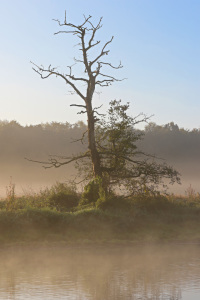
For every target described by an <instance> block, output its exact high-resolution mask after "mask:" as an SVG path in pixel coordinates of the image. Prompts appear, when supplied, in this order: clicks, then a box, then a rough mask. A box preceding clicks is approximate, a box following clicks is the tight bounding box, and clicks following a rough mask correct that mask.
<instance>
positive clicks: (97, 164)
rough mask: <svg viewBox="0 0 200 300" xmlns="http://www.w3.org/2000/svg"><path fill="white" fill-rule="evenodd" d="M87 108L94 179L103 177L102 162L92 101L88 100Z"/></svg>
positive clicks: (89, 146) (89, 145)
mask: <svg viewBox="0 0 200 300" xmlns="http://www.w3.org/2000/svg"><path fill="white" fill-rule="evenodd" d="M86 107H87V117H88V121H87V122H88V148H89V150H90V153H91V160H92V166H93V175H94V177H97V176H100V177H102V172H101V161H100V157H99V153H98V151H97V148H96V140H95V119H94V113H93V110H92V104H91V100H90V99H88V100H86Z"/></svg>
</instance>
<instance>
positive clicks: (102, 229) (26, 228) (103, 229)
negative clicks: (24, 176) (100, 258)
mask: <svg viewBox="0 0 200 300" xmlns="http://www.w3.org/2000/svg"><path fill="white" fill-rule="evenodd" d="M173 241H174V242H200V210H199V209H198V210H193V211H191V210H190V211H187V210H186V209H185V210H184V211H183V210H182V211H180V212H179V214H178V213H177V212H170V213H169V212H162V213H161V212H156V213H145V214H143V215H135V216H134V215H130V214H123V213H120V212H118V213H116V212H115V213H114V212H108V211H102V210H100V209H85V210H81V211H78V212H58V211H55V210H51V209H48V208H45V209H44V208H42V209H36V208H26V209H21V210H20V211H19V210H17V211H5V210H1V211H0V244H1V245H5V244H9V243H11V244H13V243H20V244H21V243H22V244H23V243H25V244H26V243H38V242H39V243H43V244H44V245H45V244H49V243H64V244H69V245H70V244H81V245H84V244H85V245H87V244H91V243H97V244H104V243H106V244H117V243H121V244H126V243H127V244H129V243H140V242H142V243H152V242H156V243H157V242H158V243H159V242H173Z"/></svg>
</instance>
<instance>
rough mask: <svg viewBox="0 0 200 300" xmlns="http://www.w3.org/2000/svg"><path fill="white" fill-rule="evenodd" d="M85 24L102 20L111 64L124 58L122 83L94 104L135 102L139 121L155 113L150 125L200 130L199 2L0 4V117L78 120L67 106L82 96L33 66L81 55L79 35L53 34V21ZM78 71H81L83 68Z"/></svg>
mask: <svg viewBox="0 0 200 300" xmlns="http://www.w3.org/2000/svg"><path fill="white" fill-rule="evenodd" d="M65 9H66V11H67V19H68V21H70V22H72V23H73V22H74V23H81V22H82V20H83V14H85V15H89V14H90V15H92V16H93V20H94V22H96V21H97V20H98V18H99V17H101V16H103V28H102V29H101V30H100V31H99V38H100V39H101V40H102V41H103V42H106V41H107V40H109V39H110V37H111V36H112V35H114V37H115V38H114V40H113V43H112V45H111V46H110V49H111V52H110V54H109V59H110V61H111V62H112V63H113V64H117V63H118V62H119V61H120V60H121V61H122V64H123V65H124V68H123V69H122V70H118V71H115V73H114V74H115V75H116V77H118V78H123V77H127V78H128V79H127V80H125V81H123V82H117V83H115V84H114V85H113V86H112V87H111V88H104V89H102V90H99V89H98V91H101V92H102V93H101V94H96V95H95V102H96V104H97V105H98V104H100V103H104V108H105V109H106V108H107V103H108V102H109V101H110V100H112V99H122V100H123V101H124V102H127V101H129V102H130V103H131V113H132V114H133V115H135V114H138V113H139V112H144V113H146V114H147V115H152V114H153V115H154V117H152V121H154V122H156V123H158V124H165V123H168V122H170V121H174V122H175V123H177V124H178V125H179V126H180V127H185V128H189V129H192V128H194V127H195V128H199V127H200V117H199V115H200V34H199V30H200V1H199V0H186V1H185V0H175V1H174V0H162V1H161V0H123V1H122V0H121V1H119V0H101V1H95V0H84V1H83V0H73V1H71V0H28V1H27V0H6V1H5V0H0V35H1V47H0V107H1V109H0V119H1V120H5V119H7V120H13V119H14V120H16V121H18V122H19V123H21V124H23V125H26V124H37V123H41V122H43V123H45V122H51V121H58V122H66V121H68V122H70V123H74V122H76V121H77V120H79V119H80V116H79V115H77V114H76V112H77V110H76V109H75V108H70V107H69V105H70V104H71V103H74V102H76V101H77V103H81V100H79V99H78V96H73V97H72V96H70V94H69V88H68V87H67V86H66V84H65V83H64V81H62V80H61V79H58V78H53V77H52V78H50V79H46V80H42V79H40V77H39V76H38V75H37V74H36V73H35V72H34V71H33V70H32V66H31V64H30V60H31V61H33V62H35V63H37V64H43V65H44V66H48V65H49V64H51V65H52V66H60V68H61V69H62V70H65V68H66V66H68V65H71V64H73V57H74V56H79V51H78V47H74V45H75V44H76V43H77V40H76V38H75V37H73V36H70V35H66V34H64V35H59V36H58V35H53V33H54V32H56V31H58V29H59V27H58V25H57V23H56V22H54V21H52V19H53V18H55V19H60V20H64V11H65ZM77 71H78V72H80V71H79V69H78V68H77Z"/></svg>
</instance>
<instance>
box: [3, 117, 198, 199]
mask: <svg viewBox="0 0 200 300" xmlns="http://www.w3.org/2000/svg"><path fill="white" fill-rule="evenodd" d="M85 131H86V125H85V124H84V123H83V122H77V123H76V124H75V125H73V126H72V125H71V124H69V123H56V122H52V123H51V124H49V123H47V124H39V125H35V126H25V127H24V126H21V125H20V124H19V123H17V122H16V121H11V122H7V121H1V123H0V145H1V147H0V165H1V173H0V195H1V196H4V195H5V194H6V186H8V185H9V182H10V180H11V177H12V182H13V183H15V185H16V192H17V193H24V192H25V193H28V192H30V191H32V192H33V191H37V190H39V189H41V188H44V187H45V186H48V185H52V184H54V183H55V182H56V181H60V182H65V181H68V180H69V181H71V180H73V178H74V177H75V175H76V170H75V168H74V166H73V164H69V165H66V166H63V167H60V168H56V169H55V168H51V169H44V168H43V167H42V164H37V163H33V162H30V161H28V160H26V159H25V158H28V159H32V160H39V161H47V160H48V158H49V155H58V156H67V155H71V154H72V153H73V154H76V153H79V152H81V151H83V150H84V149H86V147H87V143H85V145H82V143H81V142H80V141H79V142H75V140H77V139H80V138H81V136H82V134H83V133H84V132H85ZM144 133H145V135H144V137H143V139H142V140H141V141H139V142H138V147H139V149H141V150H143V151H144V152H146V153H149V154H153V155H156V156H158V157H160V158H163V159H165V160H166V162H167V163H168V164H169V165H171V166H173V167H174V168H176V169H177V170H178V171H179V172H180V173H181V175H182V177H181V181H182V184H181V185H177V184H175V185H174V186H169V192H175V193H181V194H184V193H185V191H186V189H187V188H188V187H189V186H190V184H191V185H192V187H193V188H194V189H195V191H196V192H200V187H199V178H200V152H199V151H198V149H199V148H200V130H199V129H194V130H191V131H188V130H186V129H183V128H179V127H178V125H176V124H174V123H173V122H172V123H169V124H166V125H163V126H159V125H156V124H155V123H150V124H148V125H147V126H146V127H145V130H144Z"/></svg>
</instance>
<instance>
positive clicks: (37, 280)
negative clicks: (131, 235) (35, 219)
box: [0, 245, 200, 300]
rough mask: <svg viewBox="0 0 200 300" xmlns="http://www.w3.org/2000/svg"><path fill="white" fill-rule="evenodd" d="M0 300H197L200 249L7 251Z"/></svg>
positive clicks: (1, 263)
mask: <svg viewBox="0 0 200 300" xmlns="http://www.w3.org/2000/svg"><path fill="white" fill-rule="evenodd" d="M0 299H3V300H6V299H16V300H25V299H26V300H29V299H49V300H50V299H70V300H90V299H92V300H93V299H94V300H107V299H109V300H119V299H120V300H121V299H123V300H124V299H133V300H135V299H137V300H139V299H144V300H152V299H154V300H157V299H159V300H165V299H166V300H179V299H183V300H197V299H198V300H199V299H200V246H186V245H181V246H180V245H179V246H178V245H177V246H175V245H173V246H154V247H153V246H151V247H147V246H135V247H107V248H103V247H102V248H99V247H97V248H95V247H92V248H90V249H86V248H82V249H81V248H74V249H72V248H71V249H69V248H66V247H62V248H59V249H58V248H51V249H47V248H43V249H38V248H32V249H25V250H22V249H19V248H18V249H8V250H5V249H3V250H0Z"/></svg>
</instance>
